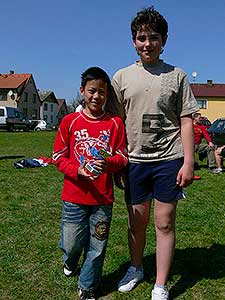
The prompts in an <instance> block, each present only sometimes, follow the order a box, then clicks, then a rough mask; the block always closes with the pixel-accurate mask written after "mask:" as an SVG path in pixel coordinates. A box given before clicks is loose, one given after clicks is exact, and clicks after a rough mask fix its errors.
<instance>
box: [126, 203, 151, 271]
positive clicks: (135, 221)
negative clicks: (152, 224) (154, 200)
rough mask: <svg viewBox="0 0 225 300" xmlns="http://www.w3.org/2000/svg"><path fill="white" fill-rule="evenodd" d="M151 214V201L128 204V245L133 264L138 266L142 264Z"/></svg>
mask: <svg viewBox="0 0 225 300" xmlns="http://www.w3.org/2000/svg"><path fill="white" fill-rule="evenodd" d="M149 214H150V201H147V202H144V203H142V204H136V205H128V245H129V251H130V256H131V264H132V265H134V266H136V267H138V266H140V265H141V264H142V257H143V253H144V248H145V241H146V227H147V225H148V222H149Z"/></svg>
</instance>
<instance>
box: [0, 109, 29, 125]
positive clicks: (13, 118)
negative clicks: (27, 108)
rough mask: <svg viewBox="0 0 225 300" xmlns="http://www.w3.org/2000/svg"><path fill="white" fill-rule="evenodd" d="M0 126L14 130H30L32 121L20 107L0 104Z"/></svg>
mask: <svg viewBox="0 0 225 300" xmlns="http://www.w3.org/2000/svg"><path fill="white" fill-rule="evenodd" d="M0 128H1V129H6V130H8V131H13V130H14V129H22V130H24V131H28V130H29V129H30V122H29V120H28V118H27V117H26V116H25V115H24V114H23V113H22V111H20V110H19V109H17V108H15V107H7V106H0Z"/></svg>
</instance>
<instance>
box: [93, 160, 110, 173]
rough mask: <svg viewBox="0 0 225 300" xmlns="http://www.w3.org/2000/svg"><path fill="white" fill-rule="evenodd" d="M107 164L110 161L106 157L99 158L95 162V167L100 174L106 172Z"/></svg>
mask: <svg viewBox="0 0 225 300" xmlns="http://www.w3.org/2000/svg"><path fill="white" fill-rule="evenodd" d="M107 165H108V162H107V160H105V159H97V160H95V162H94V168H95V170H96V171H97V172H98V173H100V174H102V173H104V172H105V170H106V168H107Z"/></svg>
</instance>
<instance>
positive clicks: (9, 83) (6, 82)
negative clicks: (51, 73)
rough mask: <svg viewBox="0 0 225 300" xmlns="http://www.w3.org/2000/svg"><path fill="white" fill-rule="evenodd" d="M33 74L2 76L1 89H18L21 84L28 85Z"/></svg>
mask: <svg viewBox="0 0 225 300" xmlns="http://www.w3.org/2000/svg"><path fill="white" fill-rule="evenodd" d="M31 76H32V75H31V74H0V88H2V89H12V88H14V89H16V88H18V87H19V86H20V85H21V84H23V83H27V82H28V80H29V79H30V77H31Z"/></svg>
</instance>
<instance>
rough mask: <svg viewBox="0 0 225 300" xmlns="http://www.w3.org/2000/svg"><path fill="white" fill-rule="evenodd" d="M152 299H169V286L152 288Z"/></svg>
mask: <svg viewBox="0 0 225 300" xmlns="http://www.w3.org/2000/svg"><path fill="white" fill-rule="evenodd" d="M152 300H169V291H168V288H167V287H164V288H161V287H156V286H155V287H154V289H153V290H152Z"/></svg>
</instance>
